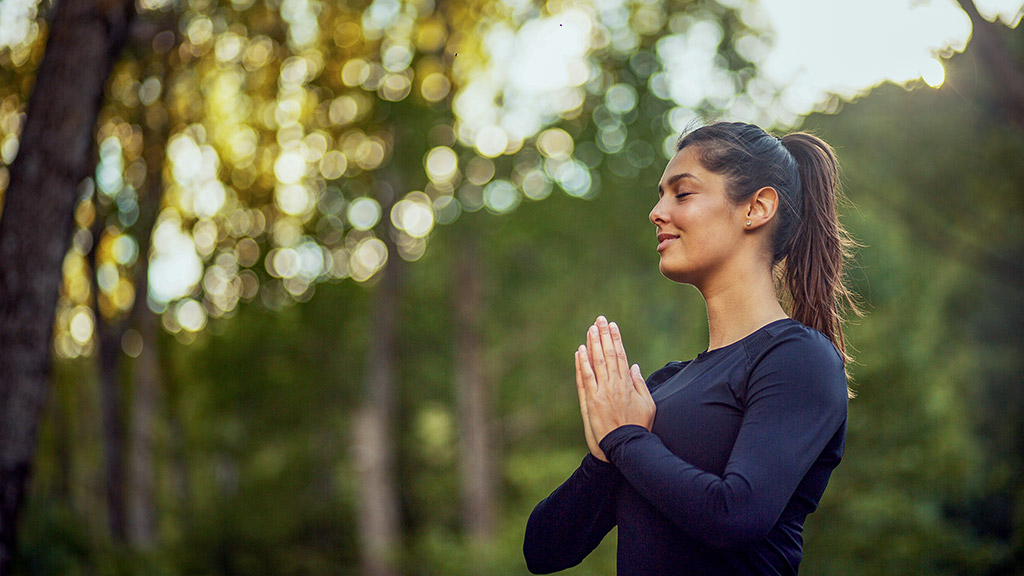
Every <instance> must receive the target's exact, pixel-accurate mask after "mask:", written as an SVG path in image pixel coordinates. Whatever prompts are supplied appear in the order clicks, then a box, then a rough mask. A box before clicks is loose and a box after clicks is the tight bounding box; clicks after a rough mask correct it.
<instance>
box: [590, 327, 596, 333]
mask: <svg viewBox="0 0 1024 576" xmlns="http://www.w3.org/2000/svg"><path fill="white" fill-rule="evenodd" d="M590 333H591V334H597V326H591V327H590Z"/></svg>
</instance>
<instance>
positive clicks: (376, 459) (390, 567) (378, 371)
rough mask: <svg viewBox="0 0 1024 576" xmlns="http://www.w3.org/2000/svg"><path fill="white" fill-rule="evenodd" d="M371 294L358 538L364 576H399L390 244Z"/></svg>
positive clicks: (395, 296) (395, 299)
mask: <svg viewBox="0 0 1024 576" xmlns="http://www.w3.org/2000/svg"><path fill="white" fill-rule="evenodd" d="M382 274H383V278H381V280H380V283H379V284H378V285H377V287H376V290H375V292H374V295H373V305H372V309H371V318H370V322H371V324H370V344H369V347H368V349H367V351H366V376H365V392H364V394H365V395H364V399H363V405H362V406H361V407H360V408H359V411H358V413H357V415H356V421H355V431H354V435H353V443H354V446H353V448H354V449H353V452H354V454H353V456H354V459H355V465H356V470H357V474H358V477H359V490H360V494H359V504H358V512H359V514H358V536H359V540H360V546H359V553H360V563H361V566H362V574H363V575H364V576H392V575H395V574H398V572H399V571H398V568H397V560H398V555H399V553H400V547H401V522H400V517H399V499H398V488H397V483H396V481H395V441H394V437H393V429H394V420H395V411H396V410H395V409H396V406H395V404H396V394H395V382H394V380H395V375H394V366H395V364H396V363H397V356H396V353H395V340H396V332H397V323H398V317H397V315H398V306H399V288H400V282H401V278H400V276H401V259H400V258H399V257H398V255H397V254H395V250H394V246H392V245H391V244H390V243H388V262H387V266H386V268H385V269H384V271H383V272H382Z"/></svg>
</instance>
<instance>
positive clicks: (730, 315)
mask: <svg viewBox="0 0 1024 576" xmlns="http://www.w3.org/2000/svg"><path fill="white" fill-rule="evenodd" d="M699 289H700V292H701V294H702V295H703V296H704V301H705V302H706V303H707V307H708V331H709V335H708V350H714V349H716V348H721V347H723V346H728V345H729V344H732V343H733V342H737V341H739V340H742V339H743V338H745V337H746V336H749V335H750V334H751V333H753V332H755V331H756V330H758V329H759V328H761V327H763V326H765V325H766V324H769V323H771V322H774V321H776V320H781V319H783V318H787V315H786V312H785V310H783V309H782V306H781V305H780V304H779V299H778V297H777V296H776V294H775V286H774V284H773V282H772V275H771V271H770V270H765V269H764V268H762V267H760V266H748V267H743V268H742V272H741V273H738V274H730V275H729V277H728V278H726V279H724V280H723V281H720V282H714V283H710V282H709V283H708V285H706V286H703V287H699Z"/></svg>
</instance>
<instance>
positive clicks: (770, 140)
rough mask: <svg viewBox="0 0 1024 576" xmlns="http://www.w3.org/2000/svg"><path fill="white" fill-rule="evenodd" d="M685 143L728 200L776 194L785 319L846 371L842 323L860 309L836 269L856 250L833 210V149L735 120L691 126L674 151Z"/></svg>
mask: <svg viewBox="0 0 1024 576" xmlns="http://www.w3.org/2000/svg"><path fill="white" fill-rule="evenodd" d="M691 145H692V146H695V147H696V148H697V155H698V158H699V159H700V161H701V164H703V166H704V168H706V169H708V170H710V171H711V172H714V173H716V174H722V175H724V176H725V177H726V178H727V179H728V181H729V184H730V186H729V196H730V198H731V199H732V200H733V202H736V203H740V202H744V201H746V200H748V199H749V198H750V197H751V196H752V195H753V194H754V192H756V191H757V190H759V189H760V188H762V187H764V186H771V187H773V188H775V190H776V191H777V192H778V193H779V199H780V202H779V208H778V211H777V212H776V217H775V222H774V224H773V228H772V240H771V246H770V249H771V253H772V264H773V265H778V266H779V268H777V270H778V271H779V272H780V274H781V280H782V282H781V283H782V287H783V288H784V290H785V292H786V293H787V294H786V296H787V297H788V298H787V299H788V300H789V315H790V317H792V318H793V319H794V320H796V321H798V322H800V323H802V324H804V325H806V326H809V327H811V328H814V329H816V330H818V331H819V332H821V333H822V334H824V335H825V336H826V337H827V338H828V339H829V340H831V341H832V344H834V345H835V347H836V349H837V350H839V353H840V354H841V355H842V357H843V362H844V364H847V365H849V363H850V362H852V358H851V357H850V355H849V354H848V353H847V351H846V340H845V339H844V337H843V319H844V315H845V314H846V313H853V314H859V311H858V308H857V305H856V299H855V297H854V295H853V293H852V292H851V291H850V290H849V289H848V288H847V287H846V286H845V285H844V284H843V263H844V261H845V260H846V259H847V258H848V257H849V255H850V250H851V249H852V248H853V247H854V246H855V244H854V242H853V241H852V240H851V239H850V236H849V234H847V232H846V230H845V229H843V227H842V225H841V224H840V223H839V217H838V214H837V211H836V204H837V202H838V201H839V199H840V190H839V165H838V162H837V161H836V155H835V152H833V150H832V147H830V146H829V145H828V144H826V143H825V141H823V140H822V139H820V138H818V137H817V136H813V135H811V134H808V133H806V132H794V133H792V134H789V135H787V136H785V137H783V138H781V139H780V138H776V137H774V136H771V135H769V134H768V133H766V132H765V131H764V130H762V129H761V128H758V127H757V126H754V125H751V124H744V123H742V122H717V123H714V124H710V125H707V126H704V127H702V128H698V129H697V130H694V131H693V132H690V133H688V134H685V135H684V136H683V137H682V138H680V140H679V143H678V144H677V145H676V150H677V151H678V150H682V149H683V148H686V147H687V146H691ZM850 395H851V397H852V395H853V394H852V393H851V394H850Z"/></svg>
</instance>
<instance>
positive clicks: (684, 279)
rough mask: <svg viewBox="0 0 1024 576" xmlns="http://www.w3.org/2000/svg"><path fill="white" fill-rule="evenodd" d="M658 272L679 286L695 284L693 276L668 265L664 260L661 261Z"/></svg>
mask: <svg viewBox="0 0 1024 576" xmlns="http://www.w3.org/2000/svg"><path fill="white" fill-rule="evenodd" d="M658 270H660V271H661V275H662V276H664V277H665V278H668V279H669V280H671V281H673V282H677V283H679V284H693V281H692V279H691V276H692V275H691V274H688V273H687V271H686V270H681V269H679V268H677V267H673V266H668V265H666V264H665V261H664V260H662V261H661V264H660V265H659V266H658Z"/></svg>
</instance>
